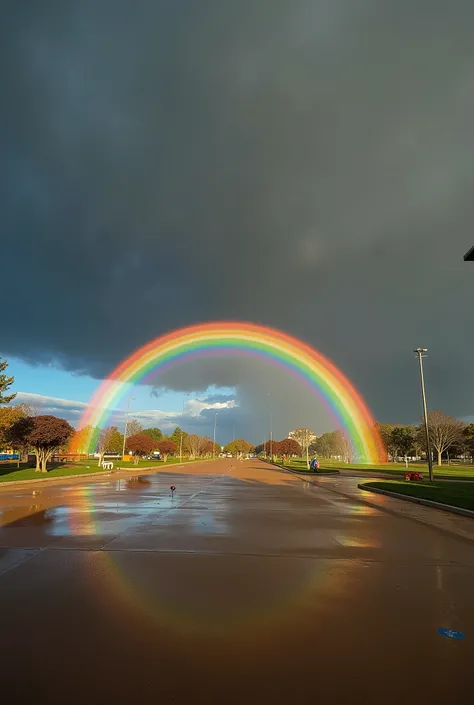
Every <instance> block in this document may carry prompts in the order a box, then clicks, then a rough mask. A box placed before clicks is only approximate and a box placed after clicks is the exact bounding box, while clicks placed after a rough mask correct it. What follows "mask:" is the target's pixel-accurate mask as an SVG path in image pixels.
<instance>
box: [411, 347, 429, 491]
mask: <svg viewBox="0 0 474 705" xmlns="http://www.w3.org/2000/svg"><path fill="white" fill-rule="evenodd" d="M413 352H415V353H416V354H417V355H418V360H419V362H420V379H421V398H422V400H423V419H424V422H425V436H426V457H427V459H428V475H429V479H430V482H433V459H432V457H431V448H430V431H429V428H428V413H427V411H426V394H425V378H424V376H423V357H426V356H425V355H423V353H426V352H428V349H427V348H416V350H414V351H413Z"/></svg>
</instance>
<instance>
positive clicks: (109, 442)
mask: <svg viewBox="0 0 474 705" xmlns="http://www.w3.org/2000/svg"><path fill="white" fill-rule="evenodd" d="M122 445H123V435H122V434H121V433H120V431H119V430H118V428H117V426H107V427H106V428H102V429H101V431H100V434H99V440H98V444H97V452H98V453H99V465H102V461H103V459H104V453H111V452H116V453H120V452H121V451H122Z"/></svg>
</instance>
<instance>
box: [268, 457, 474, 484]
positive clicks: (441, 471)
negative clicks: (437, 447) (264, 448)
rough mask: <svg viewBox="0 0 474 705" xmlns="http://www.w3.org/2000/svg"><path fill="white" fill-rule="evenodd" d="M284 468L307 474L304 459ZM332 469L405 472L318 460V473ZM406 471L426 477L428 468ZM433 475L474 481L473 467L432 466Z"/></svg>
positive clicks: (393, 466)
mask: <svg viewBox="0 0 474 705" xmlns="http://www.w3.org/2000/svg"><path fill="white" fill-rule="evenodd" d="M278 462H280V461H278ZM285 467H288V468H291V469H292V470H298V472H308V470H307V469H306V459H305V458H292V459H291V461H290V462H289V463H287V464H286V466H285ZM332 469H339V470H358V471H362V472H366V473H367V474H368V475H370V474H371V473H374V472H383V473H387V474H388V475H393V477H400V476H401V475H403V474H404V473H405V472H406V471H407V468H406V467H405V463H386V464H383V465H363V464H362V463H343V462H341V461H340V460H333V459H332V458H319V471H320V472H330V471H331V470H332ZM408 470H409V471H412V472H416V471H418V472H421V473H423V475H426V476H428V466H427V464H426V463H408ZM433 474H434V477H436V476H438V477H442V478H445V477H446V478H450V477H452V478H456V479H459V480H463V479H474V465H442V466H441V467H438V465H434V466H433Z"/></svg>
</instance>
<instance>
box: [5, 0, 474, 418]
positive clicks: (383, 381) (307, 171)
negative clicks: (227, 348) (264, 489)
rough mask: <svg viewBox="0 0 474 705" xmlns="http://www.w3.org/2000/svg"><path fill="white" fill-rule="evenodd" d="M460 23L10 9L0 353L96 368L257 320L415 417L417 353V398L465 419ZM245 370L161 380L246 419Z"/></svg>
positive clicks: (249, 387) (463, 27)
mask: <svg viewBox="0 0 474 705" xmlns="http://www.w3.org/2000/svg"><path fill="white" fill-rule="evenodd" d="M473 30H474V6H473V4H472V2H470V1H469V2H468V1H467V0H466V1H462V0H453V1H452V2H450V3H447V2H445V1H444V0H443V1H441V0H418V1H415V2H413V0H410V1H408V0H365V1H362V2H357V3H355V2H353V0H327V1H326V2H323V1H321V2H315V0H301V1H298V0H293V2H288V1H287V0H271V1H270V0H261V2H258V3H256V2H254V1H253V0H239V2H225V1H223V0H202V1H201V2H199V3H197V2H194V1H191V0H189V1H185V0H181V2H178V1H177V2H158V1H157V0H150V1H149V2H145V1H144V0H142V1H139V2H137V1H135V2H133V3H132V2H130V1H125V0H113V1H112V0H102V2H97V1H96V0H83V1H82V2H81V3H74V2H69V1H67V0H57V1H53V0H43V2H41V3H37V2H32V1H31V2H27V0H25V1H24V2H22V3H17V2H13V1H10V2H7V4H6V9H4V11H3V17H2V25H1V29H0V33H1V36H0V40H1V42H0V47H1V49H0V51H1V53H2V56H1V59H2V61H1V67H2V69H1V71H2V73H1V83H2V113H1V116H0V125H1V132H0V140H1V142H0V145H1V156H2V158H1V162H0V170H1V179H2V182H3V184H4V187H3V188H2V190H1V192H0V217H1V221H0V228H1V232H2V262H3V268H2V289H3V292H4V295H3V300H4V302H7V303H8V305H5V306H4V307H3V308H2V330H3V333H2V343H1V348H2V354H4V355H16V356H18V357H21V358H23V359H26V360H29V361H30V362H31V361H32V362H42V361H45V360H48V361H49V360H51V359H54V360H56V361H57V362H58V363H59V364H62V365H63V366H64V367H66V368H67V369H71V370H75V371H78V372H88V373H91V374H93V375H96V376H98V377H100V376H102V375H104V374H106V373H107V372H108V371H109V370H110V368H111V367H112V366H113V365H115V364H116V363H117V362H118V361H119V360H120V359H121V358H122V357H124V356H126V355H128V354H129V353H130V352H131V350H133V349H134V348H135V347H137V346H139V345H141V344H143V343H145V342H146V341H147V340H149V339H150V338H152V337H155V336H157V335H159V334H161V333H163V332H165V331H168V330H170V329H174V328H176V327H178V326H181V325H186V324H190V323H194V322H197V321H204V320H210V319H219V318H226V319H229V318H236V319H249V320H252V321H257V322H263V323H266V324H268V325H273V326H276V327H279V328H282V329H285V330H287V331H288V332H290V333H291V334H294V335H297V336H300V337H303V338H304V339H305V340H307V341H308V342H310V343H311V344H313V345H315V346H316V347H317V348H319V349H320V350H321V351H322V352H324V353H325V354H327V355H328V356H329V357H331V358H333V359H334V361H335V362H336V363H337V364H338V365H340V366H341V367H342V369H343V370H344V371H345V372H346V373H347V374H348V375H349V377H351V378H352V379H353V381H354V382H355V384H356V385H357V386H358V387H359V388H360V389H361V391H362V393H363V394H364V396H365V397H366V398H367V400H368V402H369V404H370V405H371V407H372V409H373V410H374V412H375V413H376V415H377V416H378V417H379V418H380V419H381V420H387V421H390V420H394V419H395V420H406V421H412V420H416V418H417V416H418V413H419V406H418V389H417V384H418V380H417V369H416V361H415V360H414V359H413V356H412V354H411V350H412V349H413V347H416V346H418V345H422V346H426V347H428V348H429V350H430V357H429V359H428V360H427V365H426V367H427V370H426V373H427V382H428V385H429V399H428V401H429V403H430V405H431V406H432V407H434V406H440V407H442V408H443V409H444V410H445V411H448V412H451V413H455V414H458V415H467V414H469V413H472V396H473V391H474V389H473V387H474V385H473V376H472V365H471V359H472V353H471V348H472V343H473V338H474V334H473V327H472V325H471V312H472V295H473V289H474V271H473V269H472V267H471V266H470V265H469V264H467V263H463V262H462V254H463V253H464V252H465V251H466V250H467V249H468V247H469V246H470V245H472V238H473V237H474V236H473V235H472V232H473V228H472V221H473V215H474V206H473V205H472V193H473V190H474V170H473V168H472V164H473V157H474V138H473V133H472V125H473V124H474V90H473V83H472V75H473V70H474V43H473V41H472V36H473ZM257 367H258V366H257ZM257 367H256V366H254V367H253V372H252V371H250V372H247V366H244V368H242V367H241V366H240V365H239V364H238V363H236V364H234V363H233V362H232V361H227V362H225V363H223V364H222V365H220V366H212V365H211V366H208V367H207V368H205V369H204V368H199V367H196V370H197V374H198V376H197V377H195V378H193V376H192V374H191V373H190V372H186V370H185V368H183V369H182V370H181V371H180V374H178V373H177V372H176V371H174V372H173V373H171V374H170V375H168V376H167V377H166V378H165V379H164V380H163V385H164V386H176V387H177V388H179V389H196V388H197V389H204V388H205V387H206V385H207V384H212V383H216V384H219V383H221V384H225V385H226V386H227V385H230V386H237V387H239V394H240V396H241V398H242V399H244V398H245V400H246V403H248V404H250V405H252V404H253V405H254V407H255V408H257V407H258V406H259V404H260V405H261V403H262V402H261V396H262V394H263V395H264V394H265V391H264V389H263V386H264V385H262V384H260V367H261V366H260V367H258V369H257ZM242 369H245V373H246V375H247V376H246V377H245V379H243V378H242V377H241V376H240V375H241V372H242ZM204 372H205V374H204V376H202V375H203V373H204ZM185 378H186V379H187V381H186V384H184V382H183V379H185ZM280 383H281V386H282V388H284V389H286V386H287V382H284V381H282V380H280V376H279V375H276V376H274V378H273V382H271V380H269V384H270V385H273V387H274V388H276V387H277V386H279V385H280ZM279 406H280V404H279ZM281 408H282V411H281V413H282V415H283V416H284V411H283V410H284V409H285V408H287V409H288V413H287V416H286V418H283V420H282V422H281V423H282V427H284V426H286V425H287V423H291V424H292V425H293V421H294V420H295V418H294V413H297V410H298V408H299V401H297V400H294V401H291V400H290V401H287V400H285V399H282V401H281ZM290 409H293V411H291V412H290ZM262 413H263V412H262ZM259 416H260V414H259ZM295 425H296V423H295Z"/></svg>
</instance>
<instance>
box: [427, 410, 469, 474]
mask: <svg viewBox="0 0 474 705" xmlns="http://www.w3.org/2000/svg"><path fill="white" fill-rule="evenodd" d="M465 427H466V424H465V423H463V422H462V421H458V420H457V419H455V418H454V417H453V416H448V414H444V413H443V412H442V411H429V412H428V428H429V432H430V443H431V445H432V446H433V448H435V449H436V451H437V453H438V465H441V456H442V454H443V453H444V451H445V450H448V448H451V446H452V445H454V444H455V443H458V442H459V441H461V440H462V434H463V431H464V428H465Z"/></svg>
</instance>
